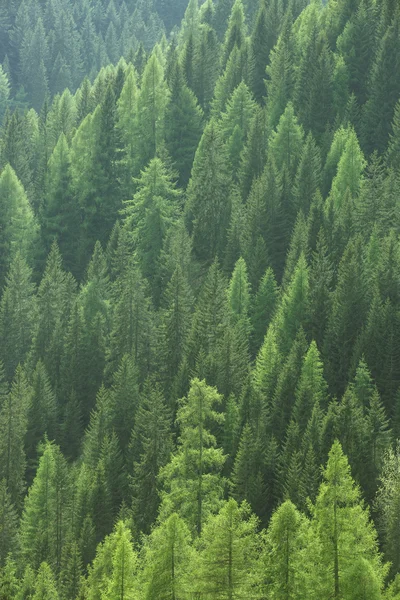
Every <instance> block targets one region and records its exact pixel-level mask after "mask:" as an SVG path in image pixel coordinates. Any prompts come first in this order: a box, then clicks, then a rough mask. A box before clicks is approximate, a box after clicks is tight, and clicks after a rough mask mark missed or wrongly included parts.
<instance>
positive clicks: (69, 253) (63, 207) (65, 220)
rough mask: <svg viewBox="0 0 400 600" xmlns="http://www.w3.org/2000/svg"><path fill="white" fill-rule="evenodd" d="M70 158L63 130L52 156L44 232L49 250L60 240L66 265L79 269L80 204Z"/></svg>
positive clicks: (47, 249)
mask: <svg viewBox="0 0 400 600" xmlns="http://www.w3.org/2000/svg"><path fill="white" fill-rule="evenodd" d="M70 165H71V158H70V150H69V147H68V142H67V138H66V137H65V135H64V133H62V134H61V135H60V137H59V139H58V142H57V144H56V146H55V148H54V150H53V153H52V155H51V157H50V159H49V163H48V168H47V184H46V192H47V193H46V199H45V202H44V205H43V207H42V222H43V225H42V236H43V238H44V243H45V248H46V251H47V252H49V251H50V248H51V244H52V242H53V241H54V240H57V243H58V246H59V248H60V252H61V254H62V255H63V258H64V261H65V265H66V266H67V268H68V269H71V270H72V271H73V272H74V273H79V270H78V265H77V260H78V257H77V255H76V245H77V243H78V240H79V237H78V231H79V222H80V214H79V206H78V203H77V201H76V198H75V197H74V193H73V189H72V180H71V172H70Z"/></svg>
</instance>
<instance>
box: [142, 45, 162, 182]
mask: <svg viewBox="0 0 400 600" xmlns="http://www.w3.org/2000/svg"><path fill="white" fill-rule="evenodd" d="M169 96H170V94H169V90H168V87H167V84H166V82H165V81H164V70H163V66H162V63H161V61H160V59H159V58H158V56H157V52H156V50H154V51H153V53H152V54H151V56H150V58H149V60H148V61H147V64H146V67H145V69H144V71H143V76H142V85H141V89H140V94H139V96H138V100H137V120H138V121H137V123H138V125H137V127H138V130H137V135H138V139H139V140H140V142H139V144H138V157H139V163H138V165H137V171H138V172H139V170H140V169H142V168H143V167H144V166H145V165H147V164H148V163H149V161H150V160H151V159H152V158H154V157H155V156H156V155H157V154H158V153H159V151H160V149H161V145H162V143H163V141H164V135H165V111H166V108H167V106H168V102H169Z"/></svg>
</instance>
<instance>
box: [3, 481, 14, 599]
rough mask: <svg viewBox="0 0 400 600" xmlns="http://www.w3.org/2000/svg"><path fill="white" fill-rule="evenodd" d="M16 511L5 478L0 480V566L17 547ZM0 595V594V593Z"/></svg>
mask: <svg viewBox="0 0 400 600" xmlns="http://www.w3.org/2000/svg"><path fill="white" fill-rule="evenodd" d="M17 525H18V520H17V512H16V510H15V507H14V506H13V504H12V502H11V498H10V494H9V493H8V490H7V486H6V480H5V479H2V480H1V481H0V568H3V567H4V565H5V563H6V559H7V556H8V555H9V554H11V553H14V552H15V550H16V549H17ZM0 597H1V595H0Z"/></svg>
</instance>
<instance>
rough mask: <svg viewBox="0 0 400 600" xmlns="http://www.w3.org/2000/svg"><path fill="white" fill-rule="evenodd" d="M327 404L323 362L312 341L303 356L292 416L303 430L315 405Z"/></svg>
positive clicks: (323, 405) (322, 406) (322, 405)
mask: <svg viewBox="0 0 400 600" xmlns="http://www.w3.org/2000/svg"><path fill="white" fill-rule="evenodd" d="M326 404H327V385H326V382H325V379H324V376H323V364H322V361H321V358H320V354H319V351H318V348H317V345H316V343H315V342H314V341H313V342H311V344H310V347H309V349H308V351H307V354H306V355H305V357H304V362H303V366H302V369H301V375H300V379H299V383H298V386H297V389H296V393H295V403H294V406H293V417H294V419H295V420H296V422H297V423H298V425H299V427H300V431H302V432H303V431H304V430H305V428H306V426H307V423H308V421H309V419H310V418H311V415H312V411H313V408H314V406H315V405H319V406H321V408H324V407H325V406H326Z"/></svg>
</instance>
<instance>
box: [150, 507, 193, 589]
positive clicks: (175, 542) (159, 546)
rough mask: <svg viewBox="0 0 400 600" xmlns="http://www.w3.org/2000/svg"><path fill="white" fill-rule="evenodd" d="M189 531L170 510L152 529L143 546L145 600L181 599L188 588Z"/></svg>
mask: <svg viewBox="0 0 400 600" xmlns="http://www.w3.org/2000/svg"><path fill="white" fill-rule="evenodd" d="M191 559H192V548H191V536H190V531H189V529H188V527H187V525H186V523H185V522H184V521H183V520H182V519H181V518H180V517H179V516H178V515H177V514H176V513H173V514H172V515H171V516H170V517H168V518H167V519H166V520H165V521H164V522H162V523H160V524H159V525H158V526H157V527H155V528H154V529H153V531H152V532H151V534H150V536H149V538H148V539H147V540H146V544H145V548H144V568H143V575H142V577H143V582H144V584H143V586H144V590H145V592H144V598H145V599H146V600H150V599H151V600H167V598H175V599H177V598H184V597H186V593H187V592H188V591H189V590H190V584H188V581H190V579H191V577H190V575H189V573H190V571H189V569H190V565H191V564H192V561H191Z"/></svg>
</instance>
